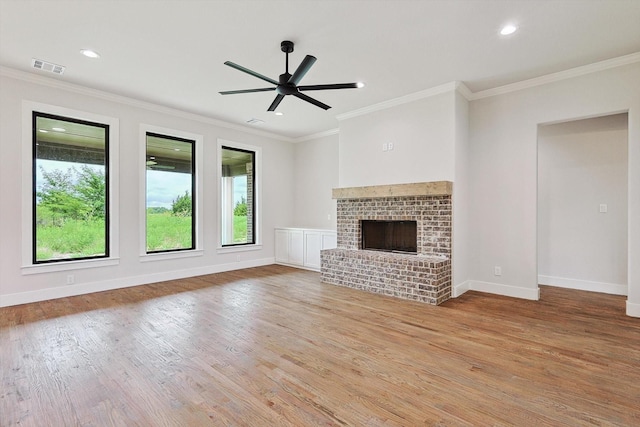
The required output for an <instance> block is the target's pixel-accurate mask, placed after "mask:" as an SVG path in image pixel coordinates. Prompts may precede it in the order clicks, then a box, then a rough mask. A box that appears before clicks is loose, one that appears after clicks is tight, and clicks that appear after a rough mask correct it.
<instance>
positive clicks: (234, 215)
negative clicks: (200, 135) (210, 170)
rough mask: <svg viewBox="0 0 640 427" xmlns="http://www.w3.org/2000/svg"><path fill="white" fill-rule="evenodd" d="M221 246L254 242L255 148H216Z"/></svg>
mask: <svg viewBox="0 0 640 427" xmlns="http://www.w3.org/2000/svg"><path fill="white" fill-rule="evenodd" d="M220 159H221V169H220V171H219V172H220V184H221V188H220V201H221V203H220V205H221V233H220V234H221V243H222V246H237V245H249V244H255V243H256V228H257V227H256V225H257V224H256V220H255V219H256V203H255V202H256V191H255V188H256V152H255V151H253V150H250V149H244V148H237V147H232V146H227V145H222V146H221V148H220Z"/></svg>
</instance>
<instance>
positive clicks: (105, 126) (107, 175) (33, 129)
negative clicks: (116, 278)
mask: <svg viewBox="0 0 640 427" xmlns="http://www.w3.org/2000/svg"><path fill="white" fill-rule="evenodd" d="M39 117H42V118H46V119H56V120H60V121H65V122H69V123H76V124H81V125H87V126H93V127H100V128H103V129H104V131H105V142H104V144H105V149H104V156H105V171H104V179H105V188H106V190H107V191H105V208H106V209H105V210H106V212H105V219H104V222H105V224H104V226H105V239H104V255H96V256H86V257H77V258H54V259H47V260H40V261H38V259H37V253H38V248H37V240H38V236H37V233H36V230H37V226H36V207H37V203H36V190H37V189H36V185H37V184H38V183H37V182H36V177H37V174H38V172H37V166H36V164H37V161H38V157H37V156H36V148H35V147H36V145H37V137H36V135H37V132H38V131H37V120H38V118H39ZM109 133H110V130H109V125H108V124H104V123H97V122H90V121H87V120H80V119H75V118H70V117H65V116H61V115H57V114H49V113H43V112H41V111H32V112H31V144H32V145H31V172H32V176H31V181H32V183H31V200H32V211H31V215H32V217H31V225H32V237H31V239H32V240H31V250H32V258H31V262H32V264H34V265H36V264H37V265H40V264H51V263H58V262H68V261H83V260H90V259H103V258H109V250H110V247H109V243H110V239H109V237H110V234H111V233H110V231H111V230H110V228H109V221H110V217H111V211H110V209H109V200H110V198H111V197H110V195H109V193H110V192H109V191H108V190H109V179H110V173H109Z"/></svg>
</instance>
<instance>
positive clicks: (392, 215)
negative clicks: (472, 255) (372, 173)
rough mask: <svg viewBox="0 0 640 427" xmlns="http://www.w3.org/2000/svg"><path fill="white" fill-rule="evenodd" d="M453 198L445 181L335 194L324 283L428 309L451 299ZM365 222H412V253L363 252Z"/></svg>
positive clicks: (342, 190)
mask: <svg viewBox="0 0 640 427" xmlns="http://www.w3.org/2000/svg"><path fill="white" fill-rule="evenodd" d="M451 195H452V183H451V182H448V181H436V182H423V183H412V184H398V185H385V186H373V187H352V188H338V189H334V190H333V198H334V199H337V223H338V227H337V228H338V230H337V231H338V236H337V248H336V249H330V250H325V251H322V255H321V275H322V280H323V281H324V282H326V283H331V284H335V285H340V286H347V287H351V288H355V289H360V290H364V291H368V292H375V293H380V294H384V295H389V296H394V297H398V298H404V299H410V300H415V301H421V302H426V303H430V304H440V303H442V302H444V301H446V300H447V299H449V298H450V296H451V232H452V230H451V212H452V206H451ZM367 221H372V222H383V223H392V222H395V223H415V240H416V244H415V251H414V250H411V251H407V250H398V251H396V250H391V251H389V250H371V249H366V248H363V238H362V236H363V234H362V233H363V229H362V225H363V222H364V223H365V224H366V223H367ZM409 228H411V227H409ZM400 229H402V230H403V231H407V228H406V227H400ZM383 239H386V240H388V241H391V242H393V241H394V238H393V237H388V236H387V237H383ZM392 245H393V243H392Z"/></svg>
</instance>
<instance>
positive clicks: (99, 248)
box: [31, 111, 110, 264]
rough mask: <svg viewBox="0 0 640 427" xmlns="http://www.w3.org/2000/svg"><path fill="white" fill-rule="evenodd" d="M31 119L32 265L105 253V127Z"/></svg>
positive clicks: (41, 116) (65, 119)
mask: <svg viewBox="0 0 640 427" xmlns="http://www.w3.org/2000/svg"><path fill="white" fill-rule="evenodd" d="M31 118H32V126H31V128H32V147H31V148H32V149H31V153H32V191H31V193H32V195H31V201H32V216H31V217H32V233H31V236H32V245H31V247H32V254H31V258H32V263H33V264H42V263H52V262H58V261H70V260H82V259H93V258H107V257H109V246H110V245H109V242H110V239H109V125H107V124H103V123H96V122H90V121H84V120H80V119H76V118H69V117H63V116H59V115H54V114H47V113H42V112H37V111H32V112H31Z"/></svg>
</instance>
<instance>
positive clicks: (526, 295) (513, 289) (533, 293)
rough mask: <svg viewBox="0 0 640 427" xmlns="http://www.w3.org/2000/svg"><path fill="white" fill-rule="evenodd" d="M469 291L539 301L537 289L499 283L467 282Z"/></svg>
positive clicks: (538, 290)
mask: <svg viewBox="0 0 640 427" xmlns="http://www.w3.org/2000/svg"><path fill="white" fill-rule="evenodd" d="M468 283H469V290H470V291H479V292H487V293H489V294H496V295H503V296H506V297H514V298H523V299H529V300H534V301H537V300H539V299H540V289H539V288H537V287H536V288H523V287H520V286H510V285H502V284H500V283H491V282H480V281H477V280H469V281H468Z"/></svg>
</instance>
